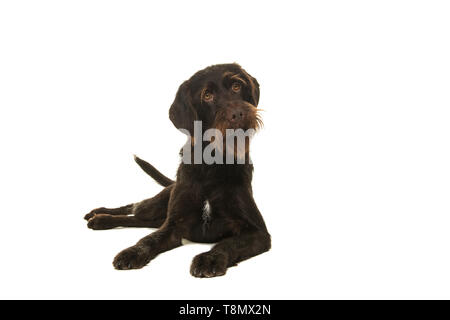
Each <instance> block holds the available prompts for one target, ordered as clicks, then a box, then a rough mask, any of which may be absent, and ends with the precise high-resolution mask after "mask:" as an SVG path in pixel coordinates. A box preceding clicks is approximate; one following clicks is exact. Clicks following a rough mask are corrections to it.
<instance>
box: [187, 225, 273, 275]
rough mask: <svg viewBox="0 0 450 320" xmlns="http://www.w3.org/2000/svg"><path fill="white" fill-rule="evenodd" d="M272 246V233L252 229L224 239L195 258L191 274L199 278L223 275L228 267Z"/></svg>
mask: <svg viewBox="0 0 450 320" xmlns="http://www.w3.org/2000/svg"><path fill="white" fill-rule="evenodd" d="M270 246H271V241H270V235H269V234H268V233H267V232H266V231H252V232H248V233H245V234H241V235H238V236H234V237H231V238H227V239H224V240H222V241H220V242H219V243H218V244H216V245H215V246H214V247H213V248H212V249H211V250H210V251H208V252H204V253H201V254H199V255H197V256H196V257H195V258H194V260H193V261H192V265H191V274H192V275H193V276H194V277H199V278H210V277H216V276H222V275H224V274H225V273H226V271H227V268H228V267H232V266H234V265H236V264H237V263H238V262H240V261H242V260H245V259H248V258H251V257H253V256H256V255H258V254H260V253H263V252H265V251H268V250H269V249H270Z"/></svg>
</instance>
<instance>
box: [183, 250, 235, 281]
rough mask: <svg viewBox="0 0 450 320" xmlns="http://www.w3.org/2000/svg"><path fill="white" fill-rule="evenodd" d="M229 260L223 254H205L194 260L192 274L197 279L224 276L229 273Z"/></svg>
mask: <svg viewBox="0 0 450 320" xmlns="http://www.w3.org/2000/svg"><path fill="white" fill-rule="evenodd" d="M227 266H228V259H227V256H225V255H224V254H222V253H218V252H211V251H209V252H205V253H201V254H199V255H198V256H196V257H195V258H194V260H192V265H191V274H192V275H193V276H194V277H197V278H211V277H217V276H223V275H224V274H225V273H226V272H227Z"/></svg>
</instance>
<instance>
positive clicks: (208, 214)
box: [202, 200, 211, 222]
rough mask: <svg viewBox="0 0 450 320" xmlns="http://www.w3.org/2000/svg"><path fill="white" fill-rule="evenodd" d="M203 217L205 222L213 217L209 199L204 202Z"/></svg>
mask: <svg viewBox="0 0 450 320" xmlns="http://www.w3.org/2000/svg"><path fill="white" fill-rule="evenodd" d="M202 219H203V221H204V222H208V221H209V220H210V219H211V205H210V204H209V201H208V200H205V202H203V212H202Z"/></svg>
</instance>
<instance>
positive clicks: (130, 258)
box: [113, 246, 150, 270]
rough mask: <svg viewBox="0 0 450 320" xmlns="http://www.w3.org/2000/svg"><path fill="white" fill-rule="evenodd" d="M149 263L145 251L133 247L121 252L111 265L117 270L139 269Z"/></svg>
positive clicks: (141, 248)
mask: <svg viewBox="0 0 450 320" xmlns="http://www.w3.org/2000/svg"><path fill="white" fill-rule="evenodd" d="M149 262H150V255H149V252H148V250H147V249H145V248H143V247H141V246H133V247H130V248H128V249H125V250H122V251H121V252H119V253H118V254H117V256H116V257H115V258H114V261H113V265H114V268H116V269H117V270H129V269H140V268H142V267H144V266H145V265H146V264H147V263H149Z"/></svg>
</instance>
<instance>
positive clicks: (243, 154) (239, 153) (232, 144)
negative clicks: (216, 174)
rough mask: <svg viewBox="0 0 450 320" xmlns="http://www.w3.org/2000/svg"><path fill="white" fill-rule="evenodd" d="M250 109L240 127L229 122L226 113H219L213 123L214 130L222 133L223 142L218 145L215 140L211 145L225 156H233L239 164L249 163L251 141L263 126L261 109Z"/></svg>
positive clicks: (250, 107)
mask: <svg viewBox="0 0 450 320" xmlns="http://www.w3.org/2000/svg"><path fill="white" fill-rule="evenodd" d="M248 108H249V109H248V112H247V115H246V119H245V121H244V122H243V123H240V124H239V125H235V124H234V123H232V122H230V121H229V120H227V119H226V113H225V111H219V112H217V113H216V116H215V119H214V122H213V128H215V129H217V130H219V131H220V132H221V133H222V137H223V141H222V143H218V141H215V139H214V138H213V139H212V140H211V143H212V144H214V147H215V148H216V150H219V151H220V152H221V153H222V154H224V155H225V156H227V157H230V155H232V157H233V158H234V159H235V160H237V162H238V163H242V161H244V162H247V161H248V159H249V156H248V155H249V152H250V140H251V138H252V137H253V136H254V134H255V133H256V132H257V131H258V130H259V129H261V128H262V126H263V122H262V119H261V116H260V113H259V111H260V109H256V108H255V107H254V106H249V107H248ZM230 130H231V131H233V132H234V134H233V132H230Z"/></svg>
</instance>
